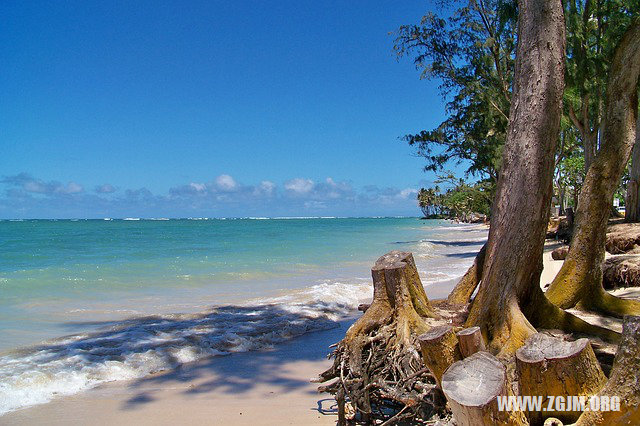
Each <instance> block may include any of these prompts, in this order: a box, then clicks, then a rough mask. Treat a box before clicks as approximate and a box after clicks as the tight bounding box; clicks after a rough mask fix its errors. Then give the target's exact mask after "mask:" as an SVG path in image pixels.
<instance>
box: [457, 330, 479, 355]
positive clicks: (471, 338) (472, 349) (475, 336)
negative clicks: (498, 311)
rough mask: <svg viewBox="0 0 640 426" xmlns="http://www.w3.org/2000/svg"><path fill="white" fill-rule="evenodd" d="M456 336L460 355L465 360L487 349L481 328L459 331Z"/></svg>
mask: <svg viewBox="0 0 640 426" xmlns="http://www.w3.org/2000/svg"><path fill="white" fill-rule="evenodd" d="M456 336H458V344H459V346H460V355H462V357H463V358H467V357H470V356H471V355H473V354H475V353H476V352H481V351H484V350H485V349H486V347H485V345H484V339H483V338H482V332H481V331H480V327H469V328H465V329H463V330H460V331H458V332H457V333H456Z"/></svg>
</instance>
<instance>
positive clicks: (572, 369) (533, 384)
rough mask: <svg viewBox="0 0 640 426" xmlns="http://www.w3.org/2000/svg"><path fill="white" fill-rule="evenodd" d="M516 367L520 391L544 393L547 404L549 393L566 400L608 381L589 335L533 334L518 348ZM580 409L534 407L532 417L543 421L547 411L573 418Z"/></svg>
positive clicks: (533, 420) (594, 390)
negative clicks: (566, 338)
mask: <svg viewBox="0 0 640 426" xmlns="http://www.w3.org/2000/svg"><path fill="white" fill-rule="evenodd" d="M516 367H517V369H518V376H519V382H520V395H531V396H541V397H543V402H542V406H543V407H547V406H548V399H547V398H548V397H563V398H565V400H567V397H571V396H578V397H579V396H586V397H588V396H591V395H594V394H595V393H597V392H598V391H599V390H600V389H602V387H603V386H604V384H605V382H606V381H607V378H606V377H605V375H604V373H603V372H602V369H601V368H600V364H598V360H597V359H596V356H595V354H594V352H593V349H592V348H591V344H590V343H589V340H588V339H579V340H577V341H575V342H566V341H564V340H562V339H559V338H556V337H551V336H549V335H547V334H544V333H537V334H534V335H533V336H531V337H530V338H529V339H528V340H527V342H526V344H525V345H524V346H523V347H521V348H520V349H518V350H517V351H516ZM581 412H582V410H581V409H578V410H573V411H558V412H556V411H545V412H544V413H543V412H542V411H531V412H529V420H530V421H531V423H532V424H540V423H542V419H543V417H542V416H543V414H544V416H545V417H548V416H554V417H557V418H559V419H560V420H562V421H564V422H574V421H575V420H577V418H578V416H580V414H581Z"/></svg>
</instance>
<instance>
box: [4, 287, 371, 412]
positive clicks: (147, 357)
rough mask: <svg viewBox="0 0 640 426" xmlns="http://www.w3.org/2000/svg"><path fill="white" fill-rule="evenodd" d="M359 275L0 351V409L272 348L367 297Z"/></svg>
mask: <svg viewBox="0 0 640 426" xmlns="http://www.w3.org/2000/svg"><path fill="white" fill-rule="evenodd" d="M370 295H371V285H370V284H369V283H366V282H365V280H364V279H363V280H361V282H357V283H354V284H348V283H340V282H334V283H331V282H322V283H319V284H317V285H314V286H312V287H309V288H307V289H304V290H300V291H297V292H293V293H290V294H288V295H286V296H281V297H276V298H270V299H263V300H256V301H253V302H251V303H248V304H245V305H235V306H219V307H216V308H215V309H213V310H211V311H208V312H203V313H200V314H190V315H186V314H172V315H158V316H152V317H139V318H133V319H129V320H125V321H119V322H116V323H112V324H111V325H110V326H108V327H105V328H103V329H101V330H99V331H97V332H94V333H90V334H78V335H73V336H67V337H64V338H61V339H57V340H51V341H47V342H44V343H42V344H40V345H38V346H36V347H32V348H26V349H22V350H20V351H16V352H13V353H9V354H6V355H4V356H0V415H2V414H4V413H6V412H9V411H12V410H15V409H18V408H21V407H25V406H30V405H34V404H41V403H45V402H48V401H50V400H51V399H52V398H54V397H56V396H63V395H70V394H74V393H77V392H80V391H82V390H85V389H89V388H92V387H95V386H97V385H99V384H101V383H106V382H111V381H116V380H128V379H135V378H140V377H144V376H146V375H148V374H151V373H154V372H158V371H162V370H166V369H170V368H175V367H176V366H179V365H181V364H184V363H188V362H193V361H197V360H200V359H203V358H207V357H212V356H219V355H228V354H231V353H234V352H246V351H252V350H259V349H265V348H270V347H272V346H273V345H275V344H277V343H280V342H283V341H285V340H288V339H290V338H293V337H297V336H300V335H302V334H305V333H308V332H312V331H320V330H327V329H330V328H333V327H335V326H337V321H338V320H340V319H341V318H343V317H344V316H345V315H347V314H349V313H351V312H353V309H354V308H355V307H356V306H357V304H358V303H359V301H360V300H361V299H362V298H363V297H367V296H369V297H370Z"/></svg>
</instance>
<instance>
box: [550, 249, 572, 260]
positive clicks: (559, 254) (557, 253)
mask: <svg viewBox="0 0 640 426" xmlns="http://www.w3.org/2000/svg"><path fill="white" fill-rule="evenodd" d="M568 253H569V246H562V247H558V248H557V249H554V250H553V251H552V252H551V258H552V259H553V260H564V259H565V258H566V257H567V254H568Z"/></svg>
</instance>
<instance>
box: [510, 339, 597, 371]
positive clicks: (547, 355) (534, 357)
mask: <svg viewBox="0 0 640 426" xmlns="http://www.w3.org/2000/svg"><path fill="white" fill-rule="evenodd" d="M587 345H590V343H589V339H578V340H576V341H573V342H568V341H565V340H562V339H559V338H557V337H553V336H550V335H548V334H545V333H536V334H534V335H533V336H531V337H530V338H529V339H527V342H526V343H525V345H524V346H523V347H521V348H520V349H518V350H517V351H516V356H517V357H518V360H520V361H521V362H526V363H529V364H532V363H539V362H542V361H544V360H560V359H567V358H572V357H575V356H577V355H579V354H580V353H581V352H582V351H584V350H586V347H587Z"/></svg>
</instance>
